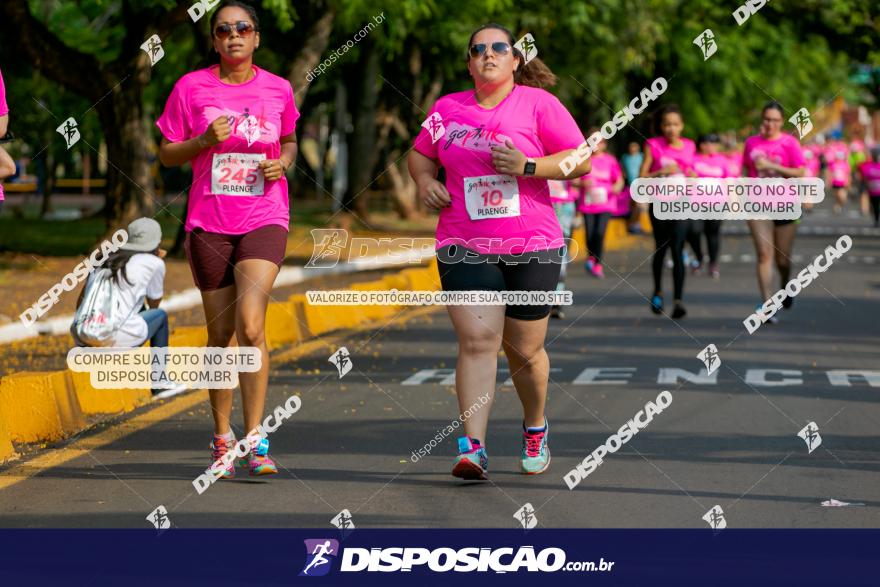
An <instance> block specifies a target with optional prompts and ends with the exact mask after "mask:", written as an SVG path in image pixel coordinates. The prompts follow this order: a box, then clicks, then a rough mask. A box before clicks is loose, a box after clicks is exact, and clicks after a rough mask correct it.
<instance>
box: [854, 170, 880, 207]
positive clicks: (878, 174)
mask: <svg viewBox="0 0 880 587" xmlns="http://www.w3.org/2000/svg"><path fill="white" fill-rule="evenodd" d="M859 172H860V173H861V174H862V179H864V181H865V185H866V186H867V188H868V194H870V196H871V197H872V198H880V162H876V161H865V162H864V163H862V164H861V165H859Z"/></svg>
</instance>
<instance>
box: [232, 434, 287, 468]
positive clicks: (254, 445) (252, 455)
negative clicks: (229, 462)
mask: <svg viewBox="0 0 880 587" xmlns="http://www.w3.org/2000/svg"><path fill="white" fill-rule="evenodd" d="M248 440H249V441H250V445H251V451H250V452H249V453H248V455H247V456H246V457H244V458H243V459H239V461H238V464H239V465H241V466H242V467H247V468H248V473H249V474H250V476H251V477H259V476H260V475H275V474H276V473H278V467H276V466H275V461H273V460H272V459H271V458H270V457H269V439H268V438H260V437H257V436H255V437H248Z"/></svg>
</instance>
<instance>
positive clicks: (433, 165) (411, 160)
mask: <svg viewBox="0 0 880 587" xmlns="http://www.w3.org/2000/svg"><path fill="white" fill-rule="evenodd" d="M406 166H407V168H408V169H409V174H410V176H412V178H413V180H414V181H415V182H416V186H417V188H418V197H419V199H420V200H421V201H422V202H423V203H424V204H425V206H427V207H428V208H432V209H434V210H439V209H440V208H444V207H446V206H448V205H449V204H451V203H452V199H451V198H450V197H449V192H448V191H447V190H446V186H445V185H443V184H442V183H440V182H439V181H437V171H438V170H439V168H440V166H439V165H437V162H436V161H434V160H433V159H430V158H428V157H425V156H424V155H422V154H421V153H419V152H418V151H416V150H415V149H413V150H412V151H410V152H409V156H408V157H407V159H406Z"/></svg>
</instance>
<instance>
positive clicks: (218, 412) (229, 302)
mask: <svg viewBox="0 0 880 587" xmlns="http://www.w3.org/2000/svg"><path fill="white" fill-rule="evenodd" d="M202 305H203V306H204V308H205V320H206V321H207V325H208V346H209V347H228V346H229V345H230V343H231V340H232V335H233V334H235V286H234V285H230V286H228V287H224V288H222V289H215V290H213V291H203V292H202ZM208 395H209V397H210V398H211V415H212V416H213V417H214V434H226V433H227V432H229V431H230V427H229V417H230V416H231V414H232V390H231V389H209V390H208Z"/></svg>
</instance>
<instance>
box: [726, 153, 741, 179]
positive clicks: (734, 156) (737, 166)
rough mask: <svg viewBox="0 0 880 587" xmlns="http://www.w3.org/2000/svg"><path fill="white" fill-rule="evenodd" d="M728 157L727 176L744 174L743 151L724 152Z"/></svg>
mask: <svg viewBox="0 0 880 587" xmlns="http://www.w3.org/2000/svg"><path fill="white" fill-rule="evenodd" d="M724 157H725V159H727V177H740V176H742V167H743V154H742V151H730V152H728V153H725V154H724Z"/></svg>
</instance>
